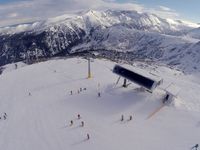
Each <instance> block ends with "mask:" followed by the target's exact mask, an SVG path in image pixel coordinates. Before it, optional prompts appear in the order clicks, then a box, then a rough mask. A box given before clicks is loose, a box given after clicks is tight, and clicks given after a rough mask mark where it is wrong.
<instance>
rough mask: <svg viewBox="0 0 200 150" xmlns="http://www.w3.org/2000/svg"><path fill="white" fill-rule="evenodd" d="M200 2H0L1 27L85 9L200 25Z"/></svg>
mask: <svg viewBox="0 0 200 150" xmlns="http://www.w3.org/2000/svg"><path fill="white" fill-rule="evenodd" d="M198 7H200V0H0V27H1V26H7V25H12V24H17V23H22V22H31V21H35V20H41V19H46V18H49V17H55V16H57V15H62V14H64V13H67V12H70V11H78V10H84V9H123V10H136V11H139V12H150V13H154V14H157V15H158V16H160V17H163V18H172V19H183V20H188V21H192V22H196V23H200V15H199V14H200V9H199V8H198Z"/></svg>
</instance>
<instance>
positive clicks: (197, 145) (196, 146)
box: [191, 144, 199, 150]
mask: <svg viewBox="0 0 200 150" xmlns="http://www.w3.org/2000/svg"><path fill="white" fill-rule="evenodd" d="M198 147H199V144H196V145H195V146H193V147H192V148H191V149H195V150H197V149H198Z"/></svg>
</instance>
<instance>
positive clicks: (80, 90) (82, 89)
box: [70, 88, 87, 95]
mask: <svg viewBox="0 0 200 150" xmlns="http://www.w3.org/2000/svg"><path fill="white" fill-rule="evenodd" d="M86 90H87V88H79V89H78V90H77V93H78V94H79V93H81V92H82V91H86ZM70 95H73V91H72V90H71V91H70Z"/></svg>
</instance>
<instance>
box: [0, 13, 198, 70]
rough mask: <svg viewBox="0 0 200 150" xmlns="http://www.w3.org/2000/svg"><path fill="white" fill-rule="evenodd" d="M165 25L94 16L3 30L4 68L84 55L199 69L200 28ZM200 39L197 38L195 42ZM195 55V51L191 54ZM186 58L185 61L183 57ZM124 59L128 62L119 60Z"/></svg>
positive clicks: (135, 17)
mask: <svg viewBox="0 0 200 150" xmlns="http://www.w3.org/2000/svg"><path fill="white" fill-rule="evenodd" d="M194 25H195V24H189V23H188V24H187V23H184V22H182V21H176V20H172V19H163V18H160V17H158V16H156V15H155V14H148V13H138V12H136V11H113V10H106V11H95V10H88V11H84V12H80V13H76V14H65V15H62V16H58V17H55V18H51V19H48V20H46V21H40V22H34V23H32V24H23V25H18V26H15V27H11V28H9V27H7V28H0V33H1V34H0V41H1V43H0V65H4V64H7V63H11V62H16V61H24V60H27V59H29V60H35V59H38V58H50V57H53V56H58V55H62V56H65V55H69V54H71V53H76V52H80V51H90V50H100V49H102V50H108V51H109V50H115V51H117V52H132V55H134V56H137V55H140V56H142V58H151V59H153V60H156V61H161V62H162V63H163V62H164V63H166V64H168V65H174V66H177V64H178V67H180V68H181V69H184V68H185V64H182V62H183V61H184V59H187V57H188V56H186V55H185V54H186V53H187V52H188V51H189V53H187V54H188V55H191V56H192V57H191V58H192V60H195V62H193V61H192V63H191V64H190V67H193V68H198V65H197V63H198V61H199V59H200V57H199V55H194V54H195V53H196V50H195V49H197V48H196V47H198V46H199V44H198V42H199V39H198V38H194V37H193V36H190V33H191V32H192V31H195V30H197V29H198V28H195V27H197V26H198V25H195V26H194ZM195 37H196V36H195ZM193 49H194V50H193ZM180 56H184V57H180ZM121 59H125V58H121Z"/></svg>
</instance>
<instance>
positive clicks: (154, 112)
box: [147, 104, 165, 119]
mask: <svg viewBox="0 0 200 150" xmlns="http://www.w3.org/2000/svg"><path fill="white" fill-rule="evenodd" d="M164 106H165V104H162V105H161V106H160V107H159V108H157V109H156V110H155V111H153V112H152V113H151V114H150V115H149V116H148V117H147V119H150V118H151V117H153V116H154V115H155V114H156V113H158V112H159V111H160V110H161V109H162V108H163V107H164Z"/></svg>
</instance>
